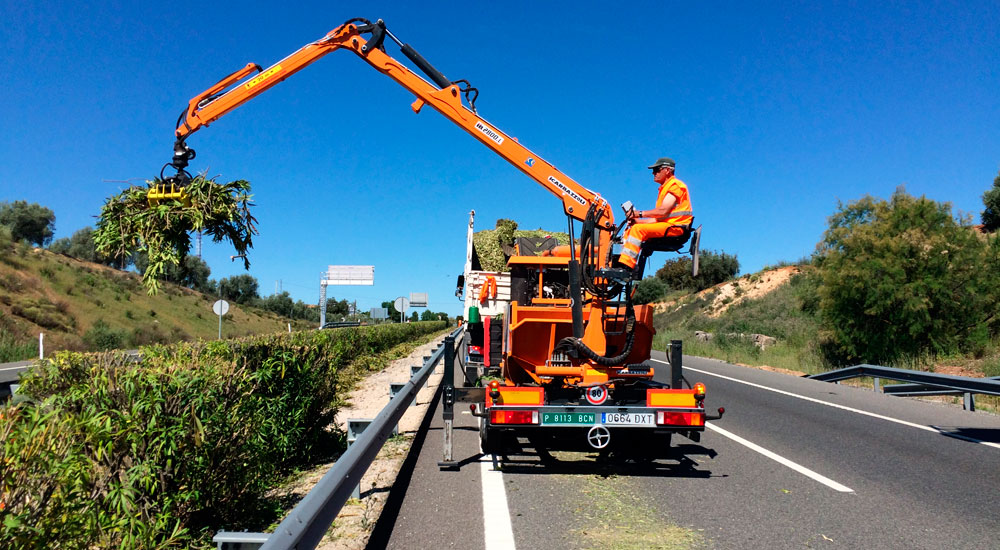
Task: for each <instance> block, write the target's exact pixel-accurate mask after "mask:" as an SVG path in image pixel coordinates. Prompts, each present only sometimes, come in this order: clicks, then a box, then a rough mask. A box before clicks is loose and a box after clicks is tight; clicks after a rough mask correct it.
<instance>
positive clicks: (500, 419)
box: [490, 409, 538, 424]
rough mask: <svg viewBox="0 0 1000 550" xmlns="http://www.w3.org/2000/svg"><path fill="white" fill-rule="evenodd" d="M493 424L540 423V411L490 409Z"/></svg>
mask: <svg viewBox="0 0 1000 550" xmlns="http://www.w3.org/2000/svg"><path fill="white" fill-rule="evenodd" d="M490 423H491V424H538V411H505V410H497V409H493V410H491V411H490Z"/></svg>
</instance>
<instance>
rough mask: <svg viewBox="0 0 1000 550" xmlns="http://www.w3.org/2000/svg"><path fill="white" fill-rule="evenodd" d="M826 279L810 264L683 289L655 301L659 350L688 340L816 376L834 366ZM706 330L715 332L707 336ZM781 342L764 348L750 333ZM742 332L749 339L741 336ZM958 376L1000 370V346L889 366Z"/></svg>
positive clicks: (703, 351) (705, 352)
mask: <svg viewBox="0 0 1000 550" xmlns="http://www.w3.org/2000/svg"><path fill="white" fill-rule="evenodd" d="M818 286H819V277H818V273H817V272H816V268H814V267H813V266H810V265H798V266H786V267H781V268H777V269H765V270H763V271H760V272H759V273H754V274H748V275H743V276H742V277H739V278H738V279H734V280H732V281H728V282H725V283H721V284H719V285H716V286H714V287H712V288H709V289H706V290H703V291H701V292H696V293H677V294H674V295H672V296H670V299H668V300H666V301H663V302H660V303H657V304H654V306H655V308H656V314H655V316H654V326H655V327H656V329H657V331H658V334H657V336H656V339H655V341H654V347H655V348H656V349H666V347H667V345H668V343H669V341H670V340H683V341H684V351H685V353H689V354H692V355H699V356H703V357H714V358H717V359H722V360H725V361H730V362H735V363H742V364H746V365H752V366H758V367H763V368H771V369H775V368H776V369H778V370H787V371H794V372H795V373H798V374H802V373H809V374H812V373H817V372H822V371H825V370H829V369H830V368H833V367H834V365H833V364H832V363H831V360H830V359H829V355H830V353H829V352H830V351H831V348H829V347H828V346H830V343H829V342H828V341H827V340H826V339H827V336H825V335H824V332H823V329H822V321H821V318H820V317H821V316H820V309H819V294H818ZM699 333H712V335H711V336H710V337H709V336H706V335H705V334H699ZM754 334H762V335H765V336H769V337H772V338H774V339H775V341H774V342H770V341H769V340H763V341H764V342H766V344H765V345H763V346H761V345H759V343H758V342H761V341H762V340H761V339H759V338H758V339H757V341H756V342H755V340H754V339H753V338H752V337H751V336H752V335H754ZM741 335H742V336H741ZM889 366H898V367H903V368H918V369H924V370H929V371H933V372H939V373H943V374H952V375H958V376H997V375H1000V346H997V345H996V343H994V344H993V345H992V346H991V347H990V348H989V349H987V350H986V352H985V353H984V354H982V355H980V356H961V355H956V356H941V357H927V358H924V360H923V361H921V362H920V363H914V364H910V363H907V364H899V365H889Z"/></svg>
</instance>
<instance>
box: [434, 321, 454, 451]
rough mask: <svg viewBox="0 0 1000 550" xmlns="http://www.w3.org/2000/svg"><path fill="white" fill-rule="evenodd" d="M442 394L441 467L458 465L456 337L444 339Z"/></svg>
mask: <svg viewBox="0 0 1000 550" xmlns="http://www.w3.org/2000/svg"><path fill="white" fill-rule="evenodd" d="M441 384H442V386H443V388H442V392H443V393H442V394H441V411H442V412H441V418H442V419H444V442H443V443H444V459H443V460H442V461H441V462H438V466H440V467H441V468H443V469H444V468H454V467H455V466H456V464H455V461H454V459H453V457H452V428H453V425H454V421H455V337H454V336H451V335H449V336H447V337H445V339H444V378H443V379H442V381H441Z"/></svg>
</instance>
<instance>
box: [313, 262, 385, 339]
mask: <svg viewBox="0 0 1000 550" xmlns="http://www.w3.org/2000/svg"><path fill="white" fill-rule="evenodd" d="M374 284H375V266H373V265H331V266H327V269H326V272H325V273H322V274H320V280H319V328H323V325H325V324H326V287H327V286H329V285H363V286H372V285H374Z"/></svg>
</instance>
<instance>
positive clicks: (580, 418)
mask: <svg viewBox="0 0 1000 550" xmlns="http://www.w3.org/2000/svg"><path fill="white" fill-rule="evenodd" d="M595 419H596V416H595V414H594V413H576V412H574V413H557V412H543V413H542V424H594V420H595Z"/></svg>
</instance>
